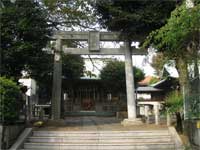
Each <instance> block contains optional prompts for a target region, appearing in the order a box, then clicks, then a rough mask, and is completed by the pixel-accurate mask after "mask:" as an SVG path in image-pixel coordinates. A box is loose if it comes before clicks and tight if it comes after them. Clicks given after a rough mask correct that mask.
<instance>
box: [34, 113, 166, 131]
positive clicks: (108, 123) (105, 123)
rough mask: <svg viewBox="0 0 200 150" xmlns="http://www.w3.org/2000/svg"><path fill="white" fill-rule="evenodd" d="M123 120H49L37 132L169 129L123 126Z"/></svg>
mask: <svg viewBox="0 0 200 150" xmlns="http://www.w3.org/2000/svg"><path fill="white" fill-rule="evenodd" d="M121 121H122V119H116V118H115V117H94V116H90V117H88V116H85V117H66V118H65V119H63V120H58V121H52V120H48V121H46V122H45V123H44V125H43V126H42V127H40V128H37V129H36V130H56V131H89V130H90V131H91V130H92V131H98V130H100V131H101V130H104V131H105V130H108V131H115V130H116V131H119V130H120V131H121V130H122V131H123V130H142V129H145V130H161V129H167V126H166V125H154V124H148V125H147V124H145V123H144V124H142V125H134V126H123V125H122V124H121Z"/></svg>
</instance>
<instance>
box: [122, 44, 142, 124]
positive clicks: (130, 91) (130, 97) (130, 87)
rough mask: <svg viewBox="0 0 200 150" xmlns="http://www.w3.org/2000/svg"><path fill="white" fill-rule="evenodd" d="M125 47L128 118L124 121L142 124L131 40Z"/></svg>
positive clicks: (125, 122)
mask: <svg viewBox="0 0 200 150" xmlns="http://www.w3.org/2000/svg"><path fill="white" fill-rule="evenodd" d="M124 48H125V73H126V95H127V113H128V118H127V119H124V120H123V121H122V124H123V125H138V124H141V123H142V121H141V119H139V118H137V111H136V107H137V106H136V97H135V85H134V70H133V61H132V50H131V42H127V41H125V42H124Z"/></svg>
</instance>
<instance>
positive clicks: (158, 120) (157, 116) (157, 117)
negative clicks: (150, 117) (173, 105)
mask: <svg viewBox="0 0 200 150" xmlns="http://www.w3.org/2000/svg"><path fill="white" fill-rule="evenodd" d="M153 108H154V114H155V124H156V125H159V124H160V112H159V105H158V104H157V105H154V107H153Z"/></svg>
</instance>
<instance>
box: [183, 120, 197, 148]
mask: <svg viewBox="0 0 200 150" xmlns="http://www.w3.org/2000/svg"><path fill="white" fill-rule="evenodd" d="M199 122H200V120H186V121H185V122H184V128H185V131H186V134H187V135H188V137H189V140H190V143H191V145H193V146H194V147H195V148H197V149H198V150H199V149H200V142H199V141H200V125H199Z"/></svg>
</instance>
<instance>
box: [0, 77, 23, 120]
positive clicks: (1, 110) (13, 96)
mask: <svg viewBox="0 0 200 150" xmlns="http://www.w3.org/2000/svg"><path fill="white" fill-rule="evenodd" d="M19 111H20V88H19V86H17V84H16V83H15V82H14V81H12V80H11V79H7V78H5V77H0V121H1V122H13V121H16V120H17V119H18V117H19Z"/></svg>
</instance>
